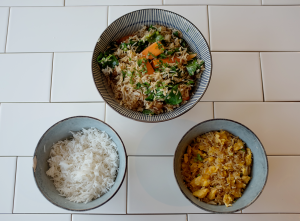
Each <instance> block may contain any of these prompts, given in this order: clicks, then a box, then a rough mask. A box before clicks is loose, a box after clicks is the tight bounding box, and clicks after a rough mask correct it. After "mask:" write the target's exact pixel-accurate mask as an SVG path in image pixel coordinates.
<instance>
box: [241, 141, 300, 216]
mask: <svg viewBox="0 0 300 221" xmlns="http://www.w3.org/2000/svg"><path fill="white" fill-rule="evenodd" d="M277 138H279V137H278V136H277ZM282 148H283V149H284V148H286V147H285V146H283V147H282ZM268 161H269V176H268V181H267V185H266V187H265V189H264V190H263V192H262V194H261V195H260V197H259V198H258V199H257V200H256V201H255V202H254V203H253V204H252V205H251V206H249V207H248V208H246V209H245V210H243V213H299V206H300V203H299V201H300V191H299V185H300V177H299V176H298V175H297V174H298V171H299V170H300V157H299V156H291V157H282V156H273V157H268ZM254 162H255V160H254ZM274 218H275V217H274ZM282 218H283V219H281V220H285V221H288V220H299V218H300V215H299V214H298V215H297V217H289V218H288V217H287V218H288V219H285V217H282ZM262 220H265V221H269V220H270V221H271V219H270V218H269V219H262ZM277 220H278V221H279V220H280V219H279V217H277V218H275V219H272V221H277Z"/></svg>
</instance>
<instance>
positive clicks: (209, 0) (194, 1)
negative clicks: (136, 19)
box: [164, 0, 261, 5]
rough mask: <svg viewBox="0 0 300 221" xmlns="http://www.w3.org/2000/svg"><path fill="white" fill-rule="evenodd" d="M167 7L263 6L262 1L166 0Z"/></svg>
mask: <svg viewBox="0 0 300 221" xmlns="http://www.w3.org/2000/svg"><path fill="white" fill-rule="evenodd" d="M164 4H166V5H173V4H174V5H188V4H191V5H261V0H185V1H182V0H164Z"/></svg>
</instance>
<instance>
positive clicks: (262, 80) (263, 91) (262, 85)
mask: <svg viewBox="0 0 300 221" xmlns="http://www.w3.org/2000/svg"><path fill="white" fill-rule="evenodd" d="M259 65H260V78H261V87H262V95H263V102H265V101H266V100H265V88H264V78H263V70H262V60H261V52H259Z"/></svg>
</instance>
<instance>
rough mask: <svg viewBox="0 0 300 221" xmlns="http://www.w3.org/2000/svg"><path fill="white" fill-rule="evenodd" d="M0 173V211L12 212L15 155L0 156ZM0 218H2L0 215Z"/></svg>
mask: <svg viewBox="0 0 300 221" xmlns="http://www.w3.org/2000/svg"><path fill="white" fill-rule="evenodd" d="M0 174H1V182H0V196H1V197H0V205H1V206H0V213H12V210H13V202H14V191H15V174H16V157H0ZM0 220H4V219H2V217H1V215H0Z"/></svg>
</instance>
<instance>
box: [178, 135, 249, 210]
mask: <svg viewBox="0 0 300 221" xmlns="http://www.w3.org/2000/svg"><path fill="white" fill-rule="evenodd" d="M251 168H252V152H251V149H250V148H247V147H246V145H245V144H244V142H243V141H242V140H241V139H239V138H238V137H235V136H234V135H233V134H231V133H229V132H227V131H213V132H209V133H206V134H202V135H200V136H198V137H196V138H195V139H194V140H193V142H192V143H191V144H190V145H189V146H188V147H187V151H186V153H185V154H184V156H183V158H182V165H181V169H182V176H183V179H184V181H185V183H186V185H187V187H188V188H189V189H190V191H191V192H192V193H193V195H194V196H195V197H197V198H199V200H200V201H203V202H206V203H209V204H214V205H226V206H227V207H228V206H232V203H234V201H235V200H237V199H238V198H240V197H241V196H242V194H243V192H244V190H245V188H246V186H247V184H248V183H249V182H250V180H251Z"/></svg>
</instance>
